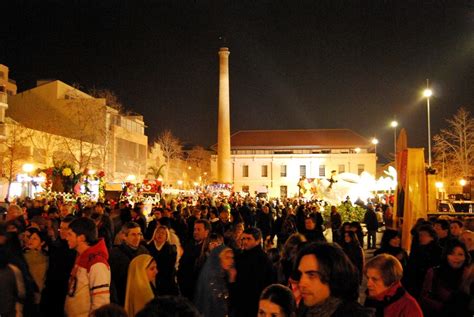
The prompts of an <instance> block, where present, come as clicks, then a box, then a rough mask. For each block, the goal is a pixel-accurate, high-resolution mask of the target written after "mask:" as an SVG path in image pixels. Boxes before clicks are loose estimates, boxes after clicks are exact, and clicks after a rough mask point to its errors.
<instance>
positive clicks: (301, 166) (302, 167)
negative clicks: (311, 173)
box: [300, 165, 306, 177]
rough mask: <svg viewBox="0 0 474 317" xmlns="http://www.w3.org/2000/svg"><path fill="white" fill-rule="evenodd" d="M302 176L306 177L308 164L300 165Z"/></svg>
mask: <svg viewBox="0 0 474 317" xmlns="http://www.w3.org/2000/svg"><path fill="white" fill-rule="evenodd" d="M300 176H301V177H302V176H304V177H306V165H300Z"/></svg>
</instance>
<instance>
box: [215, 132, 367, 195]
mask: <svg viewBox="0 0 474 317" xmlns="http://www.w3.org/2000/svg"><path fill="white" fill-rule="evenodd" d="M231 153H232V154H231V158H232V182H233V184H234V190H235V191H243V192H248V193H250V194H252V195H254V194H256V193H259V192H268V195H269V196H270V197H293V196H295V195H297V194H298V186H297V184H298V181H299V180H300V178H301V177H302V176H305V177H306V178H330V177H331V171H336V172H337V173H344V172H348V173H354V174H358V175H360V174H361V173H362V172H363V171H366V172H368V173H370V174H372V175H375V171H376V156H375V151H374V145H373V144H371V142H370V141H369V140H368V139H366V138H364V137H362V136H361V135H359V134H357V133H355V132H354V131H351V130H348V129H317V130H255V131H239V132H237V133H235V134H233V135H232V136H231ZM211 175H212V179H214V180H216V179H217V155H213V156H212V157H211Z"/></svg>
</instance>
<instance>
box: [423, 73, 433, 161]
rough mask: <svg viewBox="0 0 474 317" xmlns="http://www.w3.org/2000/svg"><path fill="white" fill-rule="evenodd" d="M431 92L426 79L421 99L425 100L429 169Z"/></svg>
mask: <svg viewBox="0 0 474 317" xmlns="http://www.w3.org/2000/svg"><path fill="white" fill-rule="evenodd" d="M432 95H433V91H432V90H431V89H430V88H429V82H428V79H427V80H426V89H425V90H424V91H423V97H425V98H426V112H427V120H428V167H431V123H430V97H431V96H432Z"/></svg>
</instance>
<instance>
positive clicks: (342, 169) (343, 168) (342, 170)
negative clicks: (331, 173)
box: [338, 164, 346, 174]
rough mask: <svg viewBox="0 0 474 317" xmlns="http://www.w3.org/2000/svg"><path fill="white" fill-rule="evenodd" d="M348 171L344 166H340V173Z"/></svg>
mask: <svg viewBox="0 0 474 317" xmlns="http://www.w3.org/2000/svg"><path fill="white" fill-rule="evenodd" d="M345 171H346V166H345V165H344V164H339V168H338V173H339V174H340V173H344V172H345Z"/></svg>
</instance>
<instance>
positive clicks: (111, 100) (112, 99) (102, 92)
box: [89, 88, 130, 115]
mask: <svg viewBox="0 0 474 317" xmlns="http://www.w3.org/2000/svg"><path fill="white" fill-rule="evenodd" d="M89 94H90V95H91V96H93V97H95V98H102V99H105V101H106V103H107V106H109V107H111V108H113V109H115V110H117V111H118V112H119V113H120V114H122V115H129V114H130V113H129V112H128V110H126V109H125V107H124V105H123V104H122V102H120V100H119V99H118V97H117V95H116V94H115V92H113V91H111V90H108V89H97V88H93V89H91V90H89Z"/></svg>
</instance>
